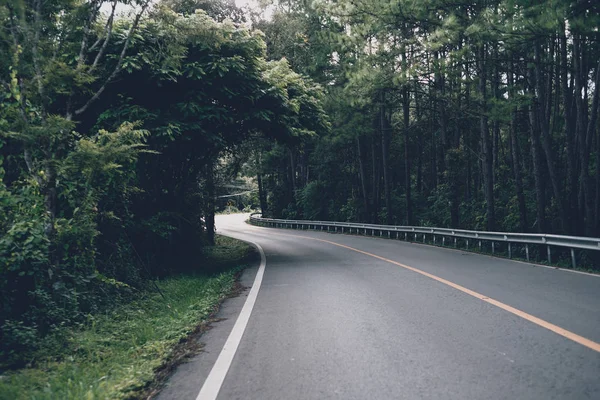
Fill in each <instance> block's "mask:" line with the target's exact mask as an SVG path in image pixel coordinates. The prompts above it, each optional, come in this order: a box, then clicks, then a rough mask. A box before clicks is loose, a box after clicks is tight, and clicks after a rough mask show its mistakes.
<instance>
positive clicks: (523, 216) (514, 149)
mask: <svg viewBox="0 0 600 400" xmlns="http://www.w3.org/2000/svg"><path fill="white" fill-rule="evenodd" d="M514 85H515V79H514V63H511V71H510V73H509V74H508V86H509V93H510V100H512V101H516V99H515V86H514ZM517 117H518V114H517V110H516V109H514V110H513V112H512V116H511V122H510V164H511V167H512V172H513V177H514V179H515V191H516V194H517V202H518V203H519V229H520V230H521V232H527V231H528V226H527V206H526V203H525V194H524V192H523V177H522V175H521V154H520V153H521V152H520V149H519V141H518V139H517V131H518V120H517Z"/></svg>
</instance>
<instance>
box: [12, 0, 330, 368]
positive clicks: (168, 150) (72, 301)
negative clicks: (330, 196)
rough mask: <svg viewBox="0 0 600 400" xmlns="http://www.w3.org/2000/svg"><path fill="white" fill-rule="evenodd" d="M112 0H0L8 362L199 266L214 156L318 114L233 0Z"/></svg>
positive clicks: (278, 135)
mask: <svg viewBox="0 0 600 400" xmlns="http://www.w3.org/2000/svg"><path fill="white" fill-rule="evenodd" d="M125 3H128V4H125V5H129V7H128V9H129V10H133V11H132V12H130V13H126V14H123V13H121V14H119V8H122V6H123V5H124V4H123V2H119V1H117V0H114V1H102V0H91V1H82V0H57V1H42V0H24V1H16V2H15V1H12V0H10V1H8V2H6V1H5V2H2V3H0V4H1V5H0V21H1V23H2V31H1V33H2V37H1V39H2V40H1V42H0V46H1V47H0V53H1V54H2V57H0V78H1V79H0V97H1V98H2V103H1V108H0V132H1V136H0V147H2V156H1V157H0V178H1V180H0V207H1V210H2V212H1V213H0V297H1V306H0V326H1V334H0V343H2V345H1V348H2V350H3V356H5V357H4V358H5V359H7V360H9V362H10V360H11V359H12V360H14V361H15V362H19V361H20V360H23V359H26V356H27V351H29V350H30V349H32V348H34V347H35V346H36V345H37V343H38V342H39V338H40V337H43V336H46V335H48V333H52V332H54V331H56V330H58V329H60V328H61V327H62V326H65V325H69V324H73V323H78V322H82V321H85V320H86V317H87V316H88V315H89V314H90V313H92V314H93V313H94V312H98V311H100V310H103V309H105V308H106V307H110V306H111V305H112V304H114V303H117V302H119V301H120V300H123V301H126V300H127V296H129V295H130V294H131V293H134V292H135V291H136V290H138V289H143V288H144V287H146V286H148V285H149V282H151V279H154V278H156V277H161V276H167V275H169V274H173V273H179V272H182V271H186V270H189V269H197V268H201V267H202V266H201V265H200V266H198V263H197V260H198V259H199V257H200V255H201V252H202V248H203V246H209V245H211V244H212V243H213V242H214V210H215V207H214V203H215V175H216V171H217V170H218V168H217V166H221V164H223V163H222V161H221V160H222V159H227V158H229V159H231V158H232V157H231V154H233V152H234V151H235V150H236V148H238V147H242V144H244V143H246V142H252V141H256V140H259V139H260V140H278V141H279V142H280V143H282V144H285V143H287V142H290V143H292V142H294V141H295V140H297V138H298V137H299V136H302V135H317V132H316V130H319V131H323V130H326V129H327V127H328V123H327V121H326V118H325V112H324V110H323V108H322V107H321V98H322V96H323V93H322V90H321V89H320V87H319V86H318V85H316V84H315V83H313V82H312V81H310V79H308V78H304V77H303V76H301V75H299V74H297V73H295V72H294V71H293V70H292V69H291V68H290V65H289V63H288V62H287V61H286V60H278V61H272V62H271V61H267V59H266V50H265V42H264V39H263V35H262V34H261V33H260V32H258V31H253V30H251V29H250V28H249V27H247V26H246V25H242V24H239V23H236V22H235V21H236V19H237V21H238V22H240V21H239V18H242V17H243V15H244V14H243V13H242V12H241V10H240V9H238V8H237V7H235V5H234V4H233V2H223V3H220V2H194V1H179V0H169V1H164V2H150V1H148V0H140V1H137V0H135V1H132V2H125ZM227 168H234V169H235V167H231V166H227ZM227 168H226V169H227ZM234 173H235V171H232V172H231V174H234Z"/></svg>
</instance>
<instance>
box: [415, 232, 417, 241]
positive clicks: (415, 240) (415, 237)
mask: <svg viewBox="0 0 600 400" xmlns="http://www.w3.org/2000/svg"><path fill="white" fill-rule="evenodd" d="M416 241H417V234H416V233H415V242H416Z"/></svg>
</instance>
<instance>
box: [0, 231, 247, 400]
mask: <svg viewBox="0 0 600 400" xmlns="http://www.w3.org/2000/svg"><path fill="white" fill-rule="evenodd" d="M251 254H252V250H251V248H250V246H249V245H247V244H245V243H242V242H239V241H236V240H234V239H230V238H225V237H219V238H218V239H217V245H216V246H215V247H214V248H212V249H211V250H210V251H208V252H207V254H206V258H205V260H203V262H202V263H203V264H205V265H209V266H210V270H211V272H212V274H210V275H186V276H178V277H171V278H169V279H166V280H163V281H161V282H158V287H159V288H160V290H161V291H162V295H161V294H160V293H145V294H143V295H141V296H140V297H139V298H138V299H136V300H135V301H133V302H131V303H129V304H125V305H122V306H119V307H117V308H116V309H114V310H113V311H112V312H110V313H108V314H104V315H95V316H93V317H92V318H90V321H89V324H88V325H87V326H86V327H85V328H83V329H79V330H71V331H68V332H66V333H67V334H68V335H69V341H68V346H67V347H65V348H62V349H53V350H52V351H51V353H52V354H50V355H49V356H48V355H46V356H45V358H44V359H43V360H39V361H36V363H35V366H34V367H31V368H25V369H22V370H18V371H14V372H11V373H6V374H5V375H4V376H2V378H1V379H0V399H2V400H4V399H11V400H16V399H135V398H139V397H140V396H142V394H143V393H147V392H148V390H150V389H151V388H152V387H153V385H155V383H156V379H157V376H158V377H160V376H162V377H163V378H164V377H165V376H166V374H165V373H164V371H165V370H167V369H168V367H169V366H170V365H172V364H173V363H176V362H177V361H178V360H179V359H181V358H182V357H183V356H185V355H186V354H187V353H189V352H190V351H193V350H194V348H193V347H194V346H193V344H191V342H195V341H192V340H190V341H187V340H186V339H187V338H188V337H189V336H190V335H191V334H193V333H194V332H198V330H199V327H201V326H202V325H203V324H205V323H206V321H208V320H209V319H210V317H211V315H212V314H214V312H215V311H216V310H217V309H218V305H219V304H220V302H221V301H222V300H223V299H225V298H226V297H227V296H229V295H230V294H231V293H232V291H233V290H234V289H235V286H236V274H237V272H239V271H240V270H241V268H242V266H243V265H244V264H246V263H247V262H248V261H249V259H250V257H251ZM163 296H164V298H163ZM63 334H64V333H63ZM45 352H46V354H48V349H45Z"/></svg>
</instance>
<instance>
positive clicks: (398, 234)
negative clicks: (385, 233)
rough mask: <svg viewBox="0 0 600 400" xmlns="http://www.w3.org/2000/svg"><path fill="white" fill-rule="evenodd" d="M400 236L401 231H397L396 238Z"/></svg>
mask: <svg viewBox="0 0 600 400" xmlns="http://www.w3.org/2000/svg"><path fill="white" fill-rule="evenodd" d="M399 236H400V232H398V231H396V239H398V237H399Z"/></svg>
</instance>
